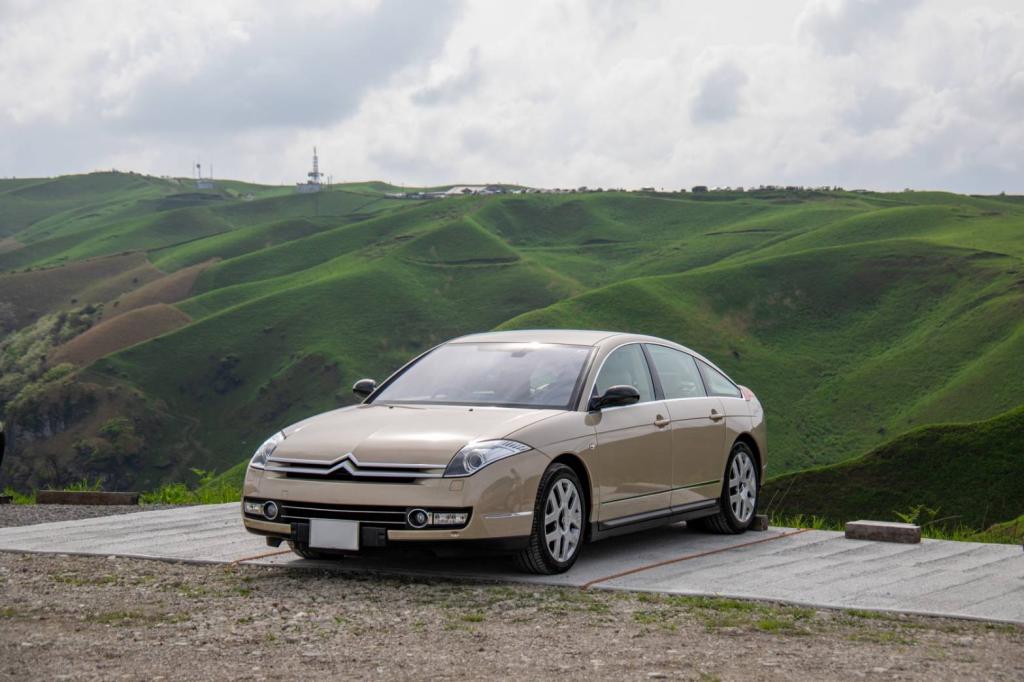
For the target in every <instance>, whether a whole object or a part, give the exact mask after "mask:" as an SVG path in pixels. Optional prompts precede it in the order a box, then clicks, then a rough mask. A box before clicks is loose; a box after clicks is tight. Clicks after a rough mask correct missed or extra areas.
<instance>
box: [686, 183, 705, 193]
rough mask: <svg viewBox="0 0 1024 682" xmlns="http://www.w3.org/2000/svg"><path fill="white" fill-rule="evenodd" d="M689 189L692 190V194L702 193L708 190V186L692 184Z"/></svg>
mask: <svg viewBox="0 0 1024 682" xmlns="http://www.w3.org/2000/svg"><path fill="white" fill-rule="evenodd" d="M690 191H691V192H693V193H694V194H702V193H704V192H707V191H708V186H707V185H694V186H693V187H692V188H691V189H690Z"/></svg>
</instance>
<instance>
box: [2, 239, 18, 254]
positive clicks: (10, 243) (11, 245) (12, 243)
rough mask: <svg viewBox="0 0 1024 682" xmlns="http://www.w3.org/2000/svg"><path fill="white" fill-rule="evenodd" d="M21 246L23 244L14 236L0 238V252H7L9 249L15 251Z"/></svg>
mask: <svg viewBox="0 0 1024 682" xmlns="http://www.w3.org/2000/svg"><path fill="white" fill-rule="evenodd" d="M23 246H24V244H22V243H21V242H19V241H18V240H17V239H15V238H14V237H6V238H4V239H0V253H8V252H9V251H17V250H18V249H20V248H21V247H23Z"/></svg>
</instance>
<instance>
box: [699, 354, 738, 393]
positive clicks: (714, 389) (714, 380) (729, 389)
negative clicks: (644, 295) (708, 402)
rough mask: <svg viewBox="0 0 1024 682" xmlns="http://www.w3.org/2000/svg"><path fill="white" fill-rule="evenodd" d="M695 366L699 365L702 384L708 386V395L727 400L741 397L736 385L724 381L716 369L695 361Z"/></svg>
mask: <svg viewBox="0 0 1024 682" xmlns="http://www.w3.org/2000/svg"><path fill="white" fill-rule="evenodd" d="M697 364H698V365H700V373H701V376H703V377H704V383H705V384H707V386H708V393H710V394H711V395H720V396H724V397H727V398H742V397H743V394H742V393H740V389H738V388H737V387H736V384H734V383H732V382H731V381H729V380H728V379H726V378H725V375H724V374H722V373H721V372H719V371H718V370H717V369H715V368H713V367H711V366H709V365H706V364H705V363H703V362H700V361H699V360H698V361H697Z"/></svg>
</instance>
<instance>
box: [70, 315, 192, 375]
mask: <svg viewBox="0 0 1024 682" xmlns="http://www.w3.org/2000/svg"><path fill="white" fill-rule="evenodd" d="M191 321H192V318H190V317H189V316H188V315H186V314H185V313H183V312H181V311H180V310H178V309H177V308H175V307H174V306H170V305H167V304H166V303H154V304H153V305H148V306H146V307H144V308H139V309H137V310H132V311H129V312H127V313H125V314H123V315H118V316H117V317H114V318H112V319H108V320H104V321H103V322H101V323H99V324H98V325H96V326H95V327H93V328H92V329H90V330H88V331H86V332H85V333H83V334H79V335H78V336H76V337H75V338H73V339H71V340H70V341H68V342H67V343H65V344H64V345H63V346H61V347H59V348H57V349H56V351H54V353H53V356H52V357H53V363H54V364H60V363H62V362H70V363H72V364H75V365H79V366H85V365H90V364H92V363H93V362H95V361H96V360H99V359H100V358H102V357H104V356H106V355H109V354H111V353H114V352H116V351H119V350H121V349H123V348H127V347H129V346H134V345H135V344H137V343H141V342H143V341H148V340H149V339H152V338H155V337H157V336H160V335H161V334H166V333H167V332H170V331H174V330H175V329H178V328H179V327H184V326H185V325H186V324H188V323H189V322H191Z"/></svg>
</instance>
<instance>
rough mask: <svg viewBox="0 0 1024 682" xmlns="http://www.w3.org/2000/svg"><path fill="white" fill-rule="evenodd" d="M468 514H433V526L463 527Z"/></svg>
mask: <svg viewBox="0 0 1024 682" xmlns="http://www.w3.org/2000/svg"><path fill="white" fill-rule="evenodd" d="M468 518H469V514H467V513H466V512H434V520H433V525H435V526H462V525H465V523H466V519H468Z"/></svg>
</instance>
